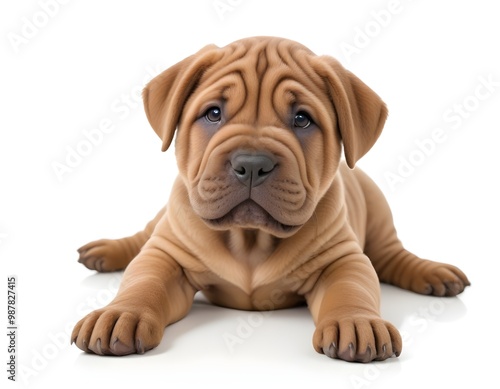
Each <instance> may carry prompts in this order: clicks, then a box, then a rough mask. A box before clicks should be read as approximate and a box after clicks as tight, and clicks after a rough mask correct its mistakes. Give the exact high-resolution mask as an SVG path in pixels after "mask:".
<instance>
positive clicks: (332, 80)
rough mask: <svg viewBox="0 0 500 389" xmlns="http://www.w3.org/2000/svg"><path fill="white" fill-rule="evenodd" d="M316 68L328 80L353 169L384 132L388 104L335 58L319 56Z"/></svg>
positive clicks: (347, 159)
mask: <svg viewBox="0 0 500 389" xmlns="http://www.w3.org/2000/svg"><path fill="white" fill-rule="evenodd" d="M315 68H316V71H317V73H318V74H319V75H320V76H321V77H323V78H324V79H325V80H326V83H327V88H328V90H329V93H330V98H331V99H332V102H333V105H334V107H335V112H336V114H337V120H338V126H339V131H340V136H341V138H342V143H343V145H344V154H345V159H346V162H347V164H348V165H349V167H350V168H351V169H352V168H353V167H354V165H355V164H356V162H357V161H358V160H359V159H360V158H361V157H362V156H363V155H365V154H366V153H367V152H368V150H370V149H371V147H372V146H373V144H374V143H375V141H376V140H377V138H378V137H379V135H380V133H381V132H382V128H383V127H384V123H385V120H386V118H387V108H386V106H385V104H384V102H383V101H382V99H381V98H380V97H379V96H378V95H377V94H376V93H375V92H374V91H373V90H371V89H370V88H369V87H368V86H367V85H366V84H365V83H363V82H362V81H361V80H360V79H359V78H358V77H356V76H355V75H354V74H352V73H351V72H350V71H348V70H346V69H345V68H344V67H343V66H342V65H341V64H340V63H339V62H338V61H337V60H335V59H334V58H331V57H327V56H321V57H315Z"/></svg>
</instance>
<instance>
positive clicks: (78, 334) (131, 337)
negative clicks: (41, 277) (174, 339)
mask: <svg viewBox="0 0 500 389" xmlns="http://www.w3.org/2000/svg"><path fill="white" fill-rule="evenodd" d="M195 293H196V290H195V289H194V288H193V286H191V285H190V283H189V282H188V280H187V278H186V276H185V275H184V272H183V270H182V268H181V267H180V266H179V264H177V263H176V262H175V261H174V260H173V259H172V258H170V257H169V256H168V255H167V254H166V253H165V252H164V251H162V250H160V249H157V248H147V247H146V248H145V249H143V250H142V252H141V253H140V254H139V255H138V256H137V257H136V258H135V259H134V260H133V261H132V262H131V263H130V265H129V266H128V267H127V269H126V270H125V273H124V275H123V280H122V284H121V285H120V289H119V291H118V294H117V295H116V297H115V299H114V300H113V301H112V302H111V303H110V304H109V305H108V306H106V307H104V308H102V309H98V310H96V311H94V312H91V313H90V314H88V315H87V316H86V317H84V318H83V319H82V320H80V321H79V322H78V323H77V324H76V326H75V328H74V330H73V334H72V335H71V340H72V342H75V343H76V345H77V346H78V347H79V348H80V349H82V350H83V351H85V352H89V353H95V354H99V355H127V354H133V353H138V354H142V353H144V352H145V351H147V350H150V349H152V348H154V347H156V346H157V345H158V344H159V343H160V341H161V339H162V337H163V332H164V329H165V327H166V326H167V325H169V324H171V323H173V322H175V321H177V320H180V319H181V318H182V317H184V316H185V315H186V314H187V312H188V311H189V309H190V307H191V305H192V302H193V298H194V294H195Z"/></svg>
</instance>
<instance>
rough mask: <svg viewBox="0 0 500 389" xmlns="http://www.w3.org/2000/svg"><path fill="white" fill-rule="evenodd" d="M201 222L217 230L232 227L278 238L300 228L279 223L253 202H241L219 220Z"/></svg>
mask: <svg viewBox="0 0 500 389" xmlns="http://www.w3.org/2000/svg"><path fill="white" fill-rule="evenodd" d="M203 220H204V221H205V223H207V224H208V225H209V226H210V227H212V228H214V229H217V230H227V229H230V228H233V227H240V228H244V229H260V230H264V231H266V232H269V233H271V234H273V235H276V236H278V237H285V236H290V235H292V234H293V233H294V232H296V231H297V230H298V229H299V228H300V227H302V226H301V225H287V224H283V223H280V222H279V221H278V220H276V219H275V218H273V217H272V216H271V215H270V214H269V213H268V212H267V211H266V210H265V209H264V208H262V207H261V206H260V205H258V204H257V203H256V202H255V201H253V200H245V201H243V202H242V203H240V204H238V205H237V206H236V207H234V208H233V209H231V211H229V212H228V213H227V214H226V215H224V216H222V217H220V218H217V219H203Z"/></svg>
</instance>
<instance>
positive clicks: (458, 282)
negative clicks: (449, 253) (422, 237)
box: [410, 260, 470, 296]
mask: <svg viewBox="0 0 500 389" xmlns="http://www.w3.org/2000/svg"><path fill="white" fill-rule="evenodd" d="M469 285H470V282H469V280H468V279H467V276H466V275H465V274H464V273H463V272H462V271H461V270H460V269H459V268H457V267H456V266H453V265H448V264H446V263H440V262H433V261H429V260H424V261H423V262H422V265H421V266H419V268H418V269H416V271H415V272H414V273H413V275H412V281H411V287H410V288H411V290H413V291H414V292H417V293H420V294H427V295H433V296H456V295H457V294H459V293H462V292H463V291H464V289H465V287H466V286H469Z"/></svg>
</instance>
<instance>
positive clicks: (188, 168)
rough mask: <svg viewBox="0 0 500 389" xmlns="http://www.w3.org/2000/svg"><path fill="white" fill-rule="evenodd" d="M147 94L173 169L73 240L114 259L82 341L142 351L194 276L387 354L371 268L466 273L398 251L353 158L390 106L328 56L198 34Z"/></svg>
mask: <svg viewBox="0 0 500 389" xmlns="http://www.w3.org/2000/svg"><path fill="white" fill-rule="evenodd" d="M143 97H144V107H145V111H146V115H147V117H148V120H149V122H150V124H151V126H152V128H153V129H154V130H155V132H156V133H157V134H158V136H159V137H160V139H161V140H162V142H163V147H162V150H163V151H165V150H166V149H167V148H168V147H169V146H170V144H171V142H172V140H173V138H174V133H175V132H176V129H177V136H176V148H175V149H176V159H177V162H178V169H179V175H178V178H177V179H176V181H175V183H174V186H173V188H172V192H171V196H170V199H169V201H168V203H167V206H166V207H165V208H164V209H162V210H161V211H160V212H159V213H158V215H157V216H156V217H155V218H154V219H153V220H152V221H151V222H150V223H149V224H148V225H147V226H146V228H145V229H144V230H143V231H141V232H138V233H137V234H135V235H133V236H130V237H127V238H123V239H118V240H98V241H95V242H91V243H89V244H87V245H85V246H83V247H82V248H80V249H79V253H80V259H79V261H80V262H81V263H83V264H84V265H85V266H86V267H88V268H89V269H95V270H97V271H102V272H105V271H113V270H120V269H124V268H126V270H125V272H124V275H123V280H122V284H121V286H120V289H119V291H118V294H117V296H116V298H115V299H114V300H113V301H112V302H111V303H110V304H109V305H108V306H106V307H104V308H102V309H98V310H96V311H94V312H92V313H90V314H89V315H87V316H86V317H85V318H83V319H82V320H80V321H79V322H78V323H77V325H76V326H75V329H74V331H73V334H72V342H75V343H76V345H77V346H78V347H79V348H80V349H82V350H84V351H86V352H90V353H95V354H99V355H126V354H131V353H139V354H142V353H144V352H145V351H147V350H150V349H152V348H154V347H155V346H157V345H158V344H159V343H160V341H161V339H162V336H163V332H164V329H165V327H166V326H168V325H169V324H171V323H173V322H176V321H178V320H180V319H182V318H183V317H184V316H185V315H186V314H187V313H188V311H189V309H190V307H191V305H192V302H193V298H194V295H195V293H196V292H198V291H201V292H202V293H204V295H205V296H206V297H207V298H208V299H209V300H210V301H211V302H213V303H214V304H217V305H220V306H224V307H230V308H236V309H243V310H271V309H281V308H287V307H292V306H295V305H297V304H303V303H307V305H308V307H309V310H310V312H311V314H312V317H313V319H314V322H315V325H316V330H315V333H314V335H313V346H314V348H315V349H316V351H318V352H320V353H323V354H325V355H327V356H328V357H331V358H340V359H343V360H346V361H359V362H369V361H372V360H384V359H386V358H389V357H392V356H398V355H399V354H400V352H401V349H402V342H401V337H400V334H399V333H398V331H397V329H396V328H395V327H394V326H393V325H392V324H390V323H388V322H386V321H384V320H383V319H382V318H381V317H380V312H379V305H380V301H379V300H380V286H379V281H381V282H385V283H389V284H393V285H397V286H399V287H401V288H404V289H408V290H412V291H414V292H417V293H422V294H432V295H436V296H455V295H456V294H458V293H461V292H462V291H463V290H464V288H465V287H466V286H467V285H469V281H468V279H467V277H466V276H465V275H464V273H462V271H460V270H459V269H458V268H456V267H454V266H451V265H448V264H443V263H437V262H432V261H429V260H425V259H421V258H419V257H417V256H416V255H414V254H412V253H410V252H408V251H407V250H405V248H404V247H403V245H402V244H401V242H400V241H399V239H398V237H397V235H396V230H395V228H394V225H393V221H392V216H391V212H390V209H389V206H388V204H387V202H386V200H385V199H384V196H383V195H382V193H381V191H380V190H379V189H378V188H377V186H376V185H375V184H374V183H373V181H371V180H370V178H368V177H367V176H366V175H365V174H364V173H363V172H362V171H361V170H359V169H357V168H355V164H356V162H357V161H358V160H359V159H360V158H361V157H362V156H363V155H364V154H365V153H366V152H367V151H368V150H369V149H370V148H371V147H372V146H373V144H374V143H375V141H376V139H377V138H378V136H379V135H380V132H381V131H382V127H383V126H384V122H385V120H386V117H387V110H386V107H385V105H384V103H383V102H382V100H381V99H380V97H379V96H377V95H376V94H375V93H374V92H373V91H372V90H371V89H370V88H369V87H368V86H366V85H365V84H364V83H363V82H362V81H361V80H359V79H358V78H357V77H356V76H355V75H353V74H352V73H350V72H349V71H347V70H346V69H344V68H343V67H342V66H341V65H340V64H339V63H338V62H337V61H336V60H335V59H333V58H330V57H324V56H316V55H314V54H313V53H312V52H311V51H310V50H308V49H307V48H306V47H304V46H302V45H300V44H298V43H296V42H292V41H289V40H285V39H279V38H272V37H255V38H249V39H243V40H240V41H237V42H234V43H232V44H230V45H228V46H226V47H223V48H219V47H216V46H207V47H205V48H203V49H202V50H200V51H199V52H198V53H196V54H194V55H192V56H190V57H188V58H186V59H184V60H183V61H181V62H179V63H177V64H176V65H174V66H172V67H171V68H169V69H167V70H165V71H164V72H163V73H161V74H160V75H159V76H157V77H156V78H155V79H153V80H152V81H151V82H150V83H149V84H148V85H147V86H146V88H145V89H144V94H143ZM342 154H343V156H344V158H345V162H344V161H341V158H342ZM146 196H147V195H146V194H145V195H144V200H146V199H147V197H146Z"/></svg>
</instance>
